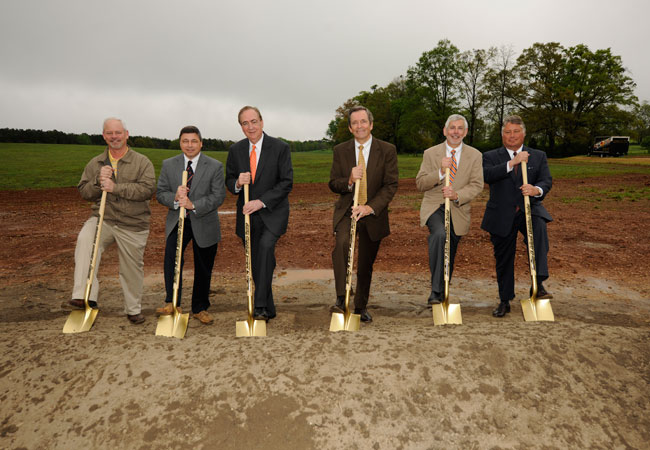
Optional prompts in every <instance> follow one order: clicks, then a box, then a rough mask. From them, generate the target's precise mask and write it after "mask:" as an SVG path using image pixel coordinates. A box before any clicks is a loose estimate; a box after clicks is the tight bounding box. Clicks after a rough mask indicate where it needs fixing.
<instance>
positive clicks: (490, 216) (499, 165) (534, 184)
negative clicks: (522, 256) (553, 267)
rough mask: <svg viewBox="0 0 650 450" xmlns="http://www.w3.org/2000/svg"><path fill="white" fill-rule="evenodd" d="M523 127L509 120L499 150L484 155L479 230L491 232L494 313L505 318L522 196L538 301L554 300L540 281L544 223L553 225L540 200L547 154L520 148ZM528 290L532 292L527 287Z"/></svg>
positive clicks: (548, 182) (544, 272)
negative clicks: (484, 196)
mask: <svg viewBox="0 0 650 450" xmlns="http://www.w3.org/2000/svg"><path fill="white" fill-rule="evenodd" d="M525 136H526V128H525V125H524V122H523V120H522V119H521V117H519V116H510V117H507V118H506V119H505V121H504V125H503V128H502V130H501V137H502V139H503V147H501V148H498V149H496V150H491V151H489V152H486V153H484V154H483V178H484V180H485V182H486V183H487V184H489V185H490V198H489V200H488V202H487V204H486V207H485V215H484V216H483V222H482V224H481V228H482V229H484V230H485V231H488V232H489V233H490V240H491V241H492V245H493V247H494V258H495V259H496V272H497V282H498V284H499V299H500V303H499V306H498V307H497V308H496V309H495V310H494V311H493V312H492V315H493V316H495V317H503V316H505V315H506V314H507V313H509V312H510V300H512V299H513V298H514V297H515V272H514V265H515V250H516V245H517V233H518V232H520V233H522V234H523V235H524V240H525V241H526V244H528V242H527V239H526V217H525V212H524V195H528V196H529V197H530V210H531V216H532V223H533V241H534V242H533V244H534V249H535V264H536V268H537V286H538V295H537V298H552V295H551V294H549V293H548V292H546V289H544V286H543V285H542V282H543V281H544V280H546V279H547V278H548V265H547V262H546V256H547V254H548V247H549V246H548V236H547V234H546V223H547V222H550V221H552V220H553V219H552V218H551V215H550V214H549V213H548V211H546V208H544V205H543V204H542V200H543V199H544V197H545V196H546V194H547V193H548V191H550V190H551V187H552V185H553V178H552V177H551V172H550V170H549V168H548V162H547V160H546V153H544V152H542V151H540V150H535V149H532V148H529V147H526V146H524V145H523V144H524V137H525ZM522 161H525V162H526V163H527V174H528V184H523V179H522V176H521V162H522ZM531 290H532V288H531Z"/></svg>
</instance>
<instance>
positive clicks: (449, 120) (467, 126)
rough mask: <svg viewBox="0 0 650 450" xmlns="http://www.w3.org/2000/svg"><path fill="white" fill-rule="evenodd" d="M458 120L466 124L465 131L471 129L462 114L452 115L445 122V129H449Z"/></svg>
mask: <svg viewBox="0 0 650 450" xmlns="http://www.w3.org/2000/svg"><path fill="white" fill-rule="evenodd" d="M457 120H462V121H463V123H464V124H465V129H467V128H469V125H468V124H467V119H465V118H464V117H463V116H461V115H460V114H452V115H451V116H449V117H448V118H447V121H446V122H445V128H449V124H450V123H452V122H456V121H457Z"/></svg>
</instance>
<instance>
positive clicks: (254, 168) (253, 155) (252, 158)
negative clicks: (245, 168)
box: [250, 145, 257, 183]
mask: <svg viewBox="0 0 650 450" xmlns="http://www.w3.org/2000/svg"><path fill="white" fill-rule="evenodd" d="M250 164H251V182H252V183H254V182H255V172H257V153H255V146H254V145H253V150H251V155H250Z"/></svg>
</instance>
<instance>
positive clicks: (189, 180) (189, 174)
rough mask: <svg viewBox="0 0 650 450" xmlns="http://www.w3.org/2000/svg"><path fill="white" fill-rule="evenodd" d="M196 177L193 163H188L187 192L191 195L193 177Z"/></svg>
mask: <svg viewBox="0 0 650 450" xmlns="http://www.w3.org/2000/svg"><path fill="white" fill-rule="evenodd" d="M193 176H194V171H193V170H192V161H188V162H187V184H186V186H187V192H188V193H189V191H190V188H191V187H192V177H193Z"/></svg>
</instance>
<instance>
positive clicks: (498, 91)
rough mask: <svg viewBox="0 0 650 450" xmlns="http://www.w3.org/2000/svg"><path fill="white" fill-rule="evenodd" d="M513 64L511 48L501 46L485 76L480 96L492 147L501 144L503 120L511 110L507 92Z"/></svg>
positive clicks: (510, 81) (512, 77)
mask: <svg viewBox="0 0 650 450" xmlns="http://www.w3.org/2000/svg"><path fill="white" fill-rule="evenodd" d="M514 64H515V51H514V50H513V48H512V46H511V45H510V46H501V47H499V49H498V50H497V51H496V54H495V55H494V58H492V64H491V65H490V67H489V68H488V71H487V73H486V74H485V87H484V89H483V91H482V94H481V95H482V97H483V101H484V102H485V105H486V110H487V111H486V112H487V118H488V120H489V122H490V123H491V126H490V132H491V133H490V136H489V138H490V141H491V142H492V143H493V145H496V144H497V143H500V142H501V125H503V118H504V117H505V114H506V110H508V109H510V108H511V105H510V98H509V95H508V91H509V89H510V86H511V85H512V82H513V80H514V77H515V75H514V73H513V70H512V69H513V67H514Z"/></svg>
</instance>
